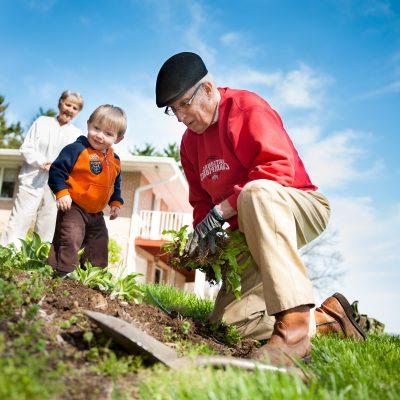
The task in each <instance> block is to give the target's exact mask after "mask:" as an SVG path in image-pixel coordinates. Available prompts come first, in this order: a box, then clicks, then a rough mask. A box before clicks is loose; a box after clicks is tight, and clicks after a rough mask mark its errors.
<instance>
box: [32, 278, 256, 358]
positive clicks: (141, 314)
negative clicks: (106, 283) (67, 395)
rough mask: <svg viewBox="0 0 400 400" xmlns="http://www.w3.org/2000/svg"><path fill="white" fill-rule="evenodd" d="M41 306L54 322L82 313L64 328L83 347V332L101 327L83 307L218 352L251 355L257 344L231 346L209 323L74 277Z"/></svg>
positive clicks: (168, 338)
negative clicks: (124, 297)
mask: <svg viewBox="0 0 400 400" xmlns="http://www.w3.org/2000/svg"><path fill="white" fill-rule="evenodd" d="M40 307H41V309H42V310H43V311H45V313H46V316H47V318H48V317H49V316H51V319H52V320H53V321H54V322H57V321H58V320H59V322H60V324H61V322H62V321H66V320H69V319H70V318H71V317H72V316H73V315H75V316H77V317H78V321H77V323H76V324H73V325H72V326H71V327H70V328H67V329H63V333H62V338H63V339H64V340H66V341H67V342H69V343H70V344H72V345H74V346H75V347H76V348H77V349H82V350H83V349H85V348H87V344H86V343H85V342H84V341H82V340H81V339H82V338H81V337H80V334H82V335H83V333H84V332H85V331H87V330H92V331H98V328H97V326H96V325H95V324H94V323H93V322H91V321H90V320H89V319H88V318H87V317H86V316H85V315H83V314H82V309H87V310H92V311H98V312H102V313H105V314H108V315H112V316H114V317H117V318H121V319H123V320H125V321H127V322H134V323H135V324H136V325H137V326H138V327H139V328H141V329H142V330H143V331H145V332H146V333H148V334H150V335H151V336H153V337H154V338H156V339H157V340H159V341H161V342H164V343H166V344H167V345H170V346H171V345H173V343H171V336H172V335H173V341H174V342H176V341H179V340H190V342H192V343H202V344H206V345H207V346H208V347H210V348H211V349H212V350H213V351H214V352H215V353H216V354H220V355H227V356H234V357H242V358H248V357H249V354H250V352H251V350H252V349H253V348H254V346H255V344H256V342H255V341H253V340H250V339H246V340H242V341H241V342H240V344H239V345H238V346H235V347H230V346H228V345H226V344H224V343H221V342H220V341H218V340H217V339H216V338H215V337H213V336H212V333H211V332H210V330H209V329H208V326H207V325H206V324H202V323H199V322H196V321H193V320H191V319H190V318H184V317H182V316H181V315H179V314H178V315H177V316H176V317H175V318H171V317H170V316H169V315H167V314H165V313H164V312H163V311H161V310H160V309H159V308H157V307H155V306H152V305H148V304H135V303H134V302H129V303H128V302H122V301H120V300H117V299H114V300H113V299H110V298H109V297H108V296H106V295H104V294H103V293H101V292H99V291H97V290H94V289H90V288H87V287H86V286H83V285H81V284H80V283H79V282H77V281H74V280H71V279H65V280H63V281H61V283H60V284H59V285H58V286H57V287H55V288H54V291H53V292H52V293H51V294H48V295H46V296H45V297H44V298H43V299H42V300H41V302H40ZM185 321H188V322H189V323H190V328H189V332H188V333H187V334H185V333H183V330H184V329H182V325H183V324H184V323H185ZM55 325H59V324H57V323H56V324H55ZM167 327H168V331H167V330H166V328H167ZM167 332H168V333H167Z"/></svg>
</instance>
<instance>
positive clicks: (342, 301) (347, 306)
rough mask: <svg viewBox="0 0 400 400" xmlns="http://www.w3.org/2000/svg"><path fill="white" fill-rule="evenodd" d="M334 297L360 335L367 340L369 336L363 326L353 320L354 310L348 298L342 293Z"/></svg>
mask: <svg viewBox="0 0 400 400" xmlns="http://www.w3.org/2000/svg"><path fill="white" fill-rule="evenodd" d="M333 297H334V298H335V299H336V300H337V301H338V302H339V303H340V305H341V306H342V307H343V310H344V312H345V313H346V315H347V318H348V319H349V320H350V322H351V323H352V324H353V326H354V327H355V328H356V329H357V331H358V332H359V334H360V335H361V336H362V337H363V338H364V340H366V339H367V334H366V333H365V332H364V330H363V328H361V326H360V325H358V323H357V321H356V320H355V319H354V318H353V309H352V307H351V305H350V303H349V302H348V301H347V299H346V297H344V296H343V295H342V294H341V293H335V294H334V295H333Z"/></svg>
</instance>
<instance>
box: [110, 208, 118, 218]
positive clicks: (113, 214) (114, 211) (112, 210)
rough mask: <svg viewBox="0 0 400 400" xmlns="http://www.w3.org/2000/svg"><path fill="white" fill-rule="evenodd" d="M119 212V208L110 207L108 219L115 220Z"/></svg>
mask: <svg viewBox="0 0 400 400" xmlns="http://www.w3.org/2000/svg"><path fill="white" fill-rule="evenodd" d="M119 210H120V206H111V207H110V219H115V218H117V217H118V214H119Z"/></svg>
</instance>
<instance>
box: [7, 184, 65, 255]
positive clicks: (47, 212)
mask: <svg viewBox="0 0 400 400" xmlns="http://www.w3.org/2000/svg"><path fill="white" fill-rule="evenodd" d="M56 216H57V205H56V200H55V198H54V195H53V193H52V192H51V190H50V188H49V186H48V185H45V186H44V187H43V188H39V189H35V190H32V191H31V190H27V189H25V188H24V187H23V186H20V187H19V189H18V193H17V196H16V198H15V201H14V206H13V209H12V211H11V215H10V218H9V220H8V224H7V228H6V229H5V231H4V232H3V235H2V238H1V244H2V245H3V246H7V245H8V244H10V243H14V244H15V246H16V247H18V248H19V247H20V246H21V242H20V241H19V239H25V237H26V234H27V233H28V230H29V228H30V227H31V225H32V221H33V220H34V219H35V218H36V224H35V228H34V231H35V232H36V233H37V234H38V235H39V236H40V238H41V239H42V240H43V241H45V242H50V241H51V240H52V239H53V235H54V229H55V226H56Z"/></svg>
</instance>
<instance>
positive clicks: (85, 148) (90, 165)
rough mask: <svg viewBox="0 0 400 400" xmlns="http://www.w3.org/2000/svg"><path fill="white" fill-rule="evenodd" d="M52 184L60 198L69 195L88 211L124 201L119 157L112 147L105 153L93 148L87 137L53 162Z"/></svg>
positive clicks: (96, 210)
mask: <svg viewBox="0 0 400 400" xmlns="http://www.w3.org/2000/svg"><path fill="white" fill-rule="evenodd" d="M49 186H50V188H51V190H52V191H53V193H54V194H55V196H56V198H57V199H59V198H60V197H62V196H65V195H67V194H69V195H70V196H71V198H72V201H73V202H74V203H76V204H77V205H78V206H79V207H81V208H83V209H84V210H85V211H86V212H88V213H97V212H100V211H103V209H104V207H105V206H106V205H107V203H108V204H109V205H110V206H114V205H117V206H120V205H122V204H123V203H124V200H123V199H122V197H121V161H120V159H119V157H118V156H117V155H116V154H115V153H114V151H113V149H112V148H110V149H107V151H106V153H103V152H102V151H100V150H95V149H93V147H91V146H90V144H89V141H88V139H87V138H86V137H85V136H79V137H78V139H77V140H76V142H74V143H72V144H69V145H68V146H65V147H64V148H63V149H62V150H61V153H60V154H59V156H58V157H57V158H56V160H55V161H54V162H53V163H52V164H51V167H50V172H49Z"/></svg>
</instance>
